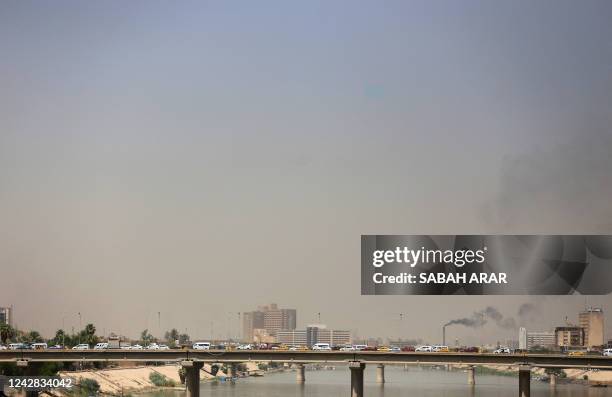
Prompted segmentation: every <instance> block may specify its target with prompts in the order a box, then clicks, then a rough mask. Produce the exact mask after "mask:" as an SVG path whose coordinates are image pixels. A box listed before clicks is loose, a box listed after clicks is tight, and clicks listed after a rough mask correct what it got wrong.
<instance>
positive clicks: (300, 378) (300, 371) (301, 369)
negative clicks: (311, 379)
mask: <svg viewBox="0 0 612 397" xmlns="http://www.w3.org/2000/svg"><path fill="white" fill-rule="evenodd" d="M296 369H297V374H296V381H297V383H304V382H306V368H305V366H304V364H298V365H297V368H296Z"/></svg>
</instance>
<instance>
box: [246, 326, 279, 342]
mask: <svg viewBox="0 0 612 397" xmlns="http://www.w3.org/2000/svg"><path fill="white" fill-rule="evenodd" d="M275 341H276V340H275V339H274V337H273V336H272V335H270V334H268V331H266V330H265V329H263V328H255V329H254V330H253V339H252V340H250V342H255V343H274V342H275Z"/></svg>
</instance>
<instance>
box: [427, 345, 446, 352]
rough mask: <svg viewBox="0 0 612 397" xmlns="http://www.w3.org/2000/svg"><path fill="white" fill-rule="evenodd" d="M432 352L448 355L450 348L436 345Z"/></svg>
mask: <svg viewBox="0 0 612 397" xmlns="http://www.w3.org/2000/svg"><path fill="white" fill-rule="evenodd" d="M431 351H433V352H436V353H448V346H442V345H434V346H433V348H432V349H431Z"/></svg>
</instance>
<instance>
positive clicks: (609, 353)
mask: <svg viewBox="0 0 612 397" xmlns="http://www.w3.org/2000/svg"><path fill="white" fill-rule="evenodd" d="M603 355H604V356H612V349H604V351H603Z"/></svg>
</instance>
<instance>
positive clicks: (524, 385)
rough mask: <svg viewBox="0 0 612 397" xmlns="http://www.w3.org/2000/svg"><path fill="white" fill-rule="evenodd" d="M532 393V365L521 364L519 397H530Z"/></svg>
mask: <svg viewBox="0 0 612 397" xmlns="http://www.w3.org/2000/svg"><path fill="white" fill-rule="evenodd" d="M530 395H531V367H530V366H529V365H519V397H530Z"/></svg>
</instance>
